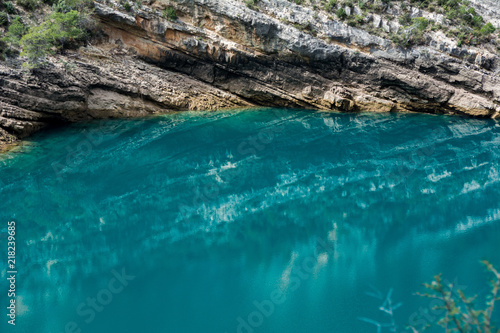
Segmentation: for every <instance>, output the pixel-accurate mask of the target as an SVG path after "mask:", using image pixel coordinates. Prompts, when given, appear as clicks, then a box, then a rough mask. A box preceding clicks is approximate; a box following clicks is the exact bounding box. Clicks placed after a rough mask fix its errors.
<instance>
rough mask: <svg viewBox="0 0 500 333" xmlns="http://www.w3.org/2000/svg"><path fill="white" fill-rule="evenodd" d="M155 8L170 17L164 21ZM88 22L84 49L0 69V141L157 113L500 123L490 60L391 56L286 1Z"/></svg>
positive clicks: (382, 23)
mask: <svg viewBox="0 0 500 333" xmlns="http://www.w3.org/2000/svg"><path fill="white" fill-rule="evenodd" d="M167 6H169V8H173V9H174V10H175V11H176V13H177V15H178V18H176V19H174V20H168V19H167V18H165V17H164V16H165V15H164V14H163V10H164V9H165V8H167ZM350 10H351V8H349V11H350ZM356 10H359V9H357V7H353V8H352V11H353V12H355V11H356ZM390 10H392V11H393V12H395V15H397V10H398V8H397V7H394V8H392V9H390ZM416 10H417V11H418V9H416ZM477 10H478V11H483V12H484V14H483V15H485V16H488V18H489V19H490V20H491V22H492V23H494V24H498V21H499V20H498V19H499V17H498V14H496V13H500V5H499V4H498V3H496V2H492V3H491V5H490V6H488V7H487V8H486V7H485V6H484V2H482V1H478V7H477ZM94 13H95V16H96V17H97V18H98V19H99V21H100V22H101V28H102V30H103V32H104V37H103V38H101V39H100V41H99V43H96V44H95V46H88V47H85V48H82V49H80V50H79V51H78V52H77V53H73V54H72V53H68V54H66V55H58V56H56V57H53V58H52V59H51V61H52V64H50V65H49V66H46V67H44V68H41V69H36V70H33V71H32V72H27V71H26V70H23V69H21V68H19V67H18V66H14V65H13V64H12V63H7V62H4V63H2V62H0V141H3V142H12V141H15V140H17V139H19V138H23V137H25V136H27V135H29V134H31V133H32V132H34V131H36V130H38V129H40V128H42V127H43V126H45V125H47V124H51V123H57V122H69V121H77V120H84V119H91V118H106V117H129V116H136V115H145V114H149V113H155V112H164V111H165V110H197V109H219V108H227V107H231V108H234V107H243V106H253V105H264V106H284V107H302V108H314V109H331V110H341V111H351V112H354V111H374V112H387V111H403V112H405V111H406V112H427V113H439V114H463V115H470V116H478V117H492V118H495V117H497V116H498V114H499V112H500V84H499V83H500V79H499V78H498V75H497V74H498V72H499V65H500V62H499V57H498V55H497V50H495V49H491V47H457V46H456V42H453V41H452V40H450V39H449V38H447V37H446V36H444V34H442V33H441V32H439V31H438V32H434V33H432V34H431V38H432V40H431V41H430V42H429V43H428V45H426V46H415V47H411V48H403V47H400V46H397V45H395V44H394V43H392V42H391V41H390V40H388V39H385V38H384V37H380V36H376V35H374V34H370V33H369V32H367V31H365V30H362V29H359V28H355V27H351V26H349V25H347V24H345V23H343V22H341V21H339V20H335V19H334V18H332V17H330V16H328V15H327V13H325V12H324V11H322V10H319V11H318V10H315V9H313V8H310V7H307V6H300V5H296V4H294V3H291V2H289V1H286V0H259V8H258V10H254V9H252V8H249V7H247V6H246V5H245V2H244V1H240V0H238V1H237V0H178V1H168V0H159V1H150V0H147V1H143V3H142V5H141V6H139V7H133V8H129V10H128V11H127V10H126V9H125V8H124V6H122V5H121V4H119V3H115V2H113V1H105V0H98V1H95V9H94ZM412 13H413V12H412ZM415 15H416V16H425V15H431V16H432V15H434V16H432V17H434V18H435V19H437V20H439V19H442V18H440V17H438V16H436V14H430V13H422V12H418V13H417V12H416V13H415ZM369 19H370V20H371V23H370V24H371V25H373V26H377V25H378V28H380V29H385V30H386V31H389V32H391V31H392V32H394V33H397V31H398V29H400V27H399V26H398V24H397V22H392V21H388V20H386V19H384V18H383V17H382V16H380V15H376V14H374V15H371V17H370V18H369ZM443 20H444V19H443ZM303 27H307V29H304V28H303Z"/></svg>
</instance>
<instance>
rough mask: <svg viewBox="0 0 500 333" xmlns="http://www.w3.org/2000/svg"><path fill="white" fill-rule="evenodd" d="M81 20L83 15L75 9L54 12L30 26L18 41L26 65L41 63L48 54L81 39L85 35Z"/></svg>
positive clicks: (34, 65) (33, 65)
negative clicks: (26, 60) (35, 24)
mask: <svg viewBox="0 0 500 333" xmlns="http://www.w3.org/2000/svg"><path fill="white" fill-rule="evenodd" d="M83 20H84V17H83V15H82V14H80V13H79V12H77V11H75V10H72V11H70V12H68V13H59V12H55V13H52V14H51V15H50V16H49V17H48V18H47V19H46V20H45V21H44V22H43V23H42V24H40V25H38V26H35V27H31V28H30V29H29V31H28V33H27V34H26V35H24V36H23V37H22V38H21V41H20V43H21V47H22V53H21V55H22V56H25V57H27V58H28V62H27V63H26V65H27V67H30V68H33V67H36V66H38V65H40V64H43V63H44V62H45V59H46V57H47V56H48V55H49V54H53V53H54V52H55V51H57V50H58V49H61V48H65V47H67V46H70V45H71V44H76V43H79V42H81V41H83V40H84V39H85V38H86V36H87V34H86V31H85V29H84V28H82V22H83Z"/></svg>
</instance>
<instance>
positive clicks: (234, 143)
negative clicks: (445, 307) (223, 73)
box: [0, 109, 500, 333]
mask: <svg viewBox="0 0 500 333" xmlns="http://www.w3.org/2000/svg"><path fill="white" fill-rule="evenodd" d="M499 145H500V125H499V124H498V123H497V122H496V121H493V120H474V119H466V118H460V117H445V116H430V115H416V114H397V115H395V114H364V113H360V114H341V113H324V112H314V111H305V110H281V109H254V110H238V111H220V112H184V113H175V114H168V115H163V116H158V117H151V118H146V119H135V120H109V121H96V122H91V123H86V124H75V125H71V126H69V127H65V128H57V129H54V130H51V131H45V132H42V133H40V134H38V135H36V136H35V137H34V138H32V140H31V143H30V144H29V145H26V146H24V147H22V148H21V149H19V150H17V151H15V152H11V153H8V154H6V155H4V156H2V157H0V205H1V206H0V208H1V209H0V230H1V231H2V232H1V233H0V245H1V248H2V249H5V251H4V252H5V255H3V254H2V255H1V256H0V279H1V282H0V288H1V290H7V289H8V284H7V280H6V278H7V277H8V274H7V269H6V268H5V267H7V254H6V248H7V244H6V243H7V240H6V236H7V234H6V231H7V222H8V221H11V220H13V221H15V222H16V236H17V239H16V266H17V269H18V274H17V283H16V285H17V290H16V291H17V317H16V326H15V328H13V327H10V325H7V317H6V316H5V314H4V313H2V318H3V319H2V322H1V323H0V331H1V332H4V331H6V330H7V329H9V331H11V330H13V331H15V332H37V333H59V332H72V331H74V332H78V330H81V332H92V333H100V332H106V333H114V332H149V333H156V332H158V333H159V332H162V333H163V332H197V333H199V332H221V333H224V332H245V333H253V332H255V333H257V332H286V333H295V332H316V333H321V332H338V333H344V332H345V333H347V332H377V327H376V325H374V324H373V323H375V322H378V323H381V324H385V323H388V322H389V321H390V317H389V316H388V315H387V314H385V313H383V312H382V311H380V310H379V307H380V306H382V303H383V302H384V299H385V298H386V296H387V294H388V293H392V294H391V299H392V301H393V302H394V304H396V303H399V302H401V303H402V304H401V306H400V307H399V308H398V309H396V310H395V315H394V319H395V321H396V323H397V325H398V332H405V326H406V325H407V324H409V323H412V324H416V323H417V322H419V323H429V324H433V323H435V322H437V319H438V316H437V314H436V313H434V312H433V310H432V307H433V303H432V302H430V300H428V299H423V298H421V297H419V296H416V295H415V292H417V291H422V290H423V289H422V286H421V284H422V283H423V282H429V281H431V280H432V277H433V276H434V275H436V274H438V273H443V279H445V280H447V281H450V282H454V283H455V284H456V285H457V286H458V287H460V288H461V289H464V290H465V292H466V293H467V294H471V295H472V294H476V293H477V294H479V295H480V297H482V296H483V295H485V294H486V293H487V291H488V286H487V283H486V281H487V279H488V278H489V276H488V275H487V274H486V272H485V271H484V269H483V267H482V266H481V264H480V263H479V261H480V260H482V259H488V260H490V261H491V262H492V263H493V264H496V265H497V266H500V251H499V250H500V175H499V172H500V164H499V162H500V150H499ZM1 253H3V252H1ZM0 301H2V304H1V308H2V309H5V308H6V307H7V306H8V300H7V295H6V293H4V292H2V294H1V295H0ZM4 312H5V313H7V311H6V310H4ZM426 312H427V314H426ZM496 316H497V317H498V313H497V314H496ZM360 318H365V320H362V319H360ZM366 319H368V321H371V322H372V323H370V322H368V321H367V320H366ZM381 331H382V332H389V327H382V330H381ZM437 331H438V332H439V331H440V330H437ZM431 332H432V330H431Z"/></svg>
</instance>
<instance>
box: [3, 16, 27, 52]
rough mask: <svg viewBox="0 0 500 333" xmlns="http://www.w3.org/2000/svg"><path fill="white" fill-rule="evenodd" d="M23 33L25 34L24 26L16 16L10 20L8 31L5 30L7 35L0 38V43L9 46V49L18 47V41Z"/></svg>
mask: <svg viewBox="0 0 500 333" xmlns="http://www.w3.org/2000/svg"><path fill="white" fill-rule="evenodd" d="M25 33H26V26H25V25H24V24H23V22H22V20H21V17H19V16H16V17H15V18H14V19H13V20H12V22H11V24H10V26H9V30H7V33H6V34H5V36H4V37H3V38H2V41H3V42H5V43H6V44H9V45H10V46H11V47H12V46H17V45H19V40H20V39H21V37H22V36H23V35H24V34H25Z"/></svg>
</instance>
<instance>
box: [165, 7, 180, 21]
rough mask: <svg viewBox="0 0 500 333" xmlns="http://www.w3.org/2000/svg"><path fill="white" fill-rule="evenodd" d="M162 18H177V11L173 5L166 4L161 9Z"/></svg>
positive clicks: (173, 19)
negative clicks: (165, 6)
mask: <svg viewBox="0 0 500 333" xmlns="http://www.w3.org/2000/svg"><path fill="white" fill-rule="evenodd" d="M163 18H166V19H167V20H170V21H175V20H177V11H176V10H175V8H174V7H172V6H168V7H167V8H165V10H164V11H163Z"/></svg>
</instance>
